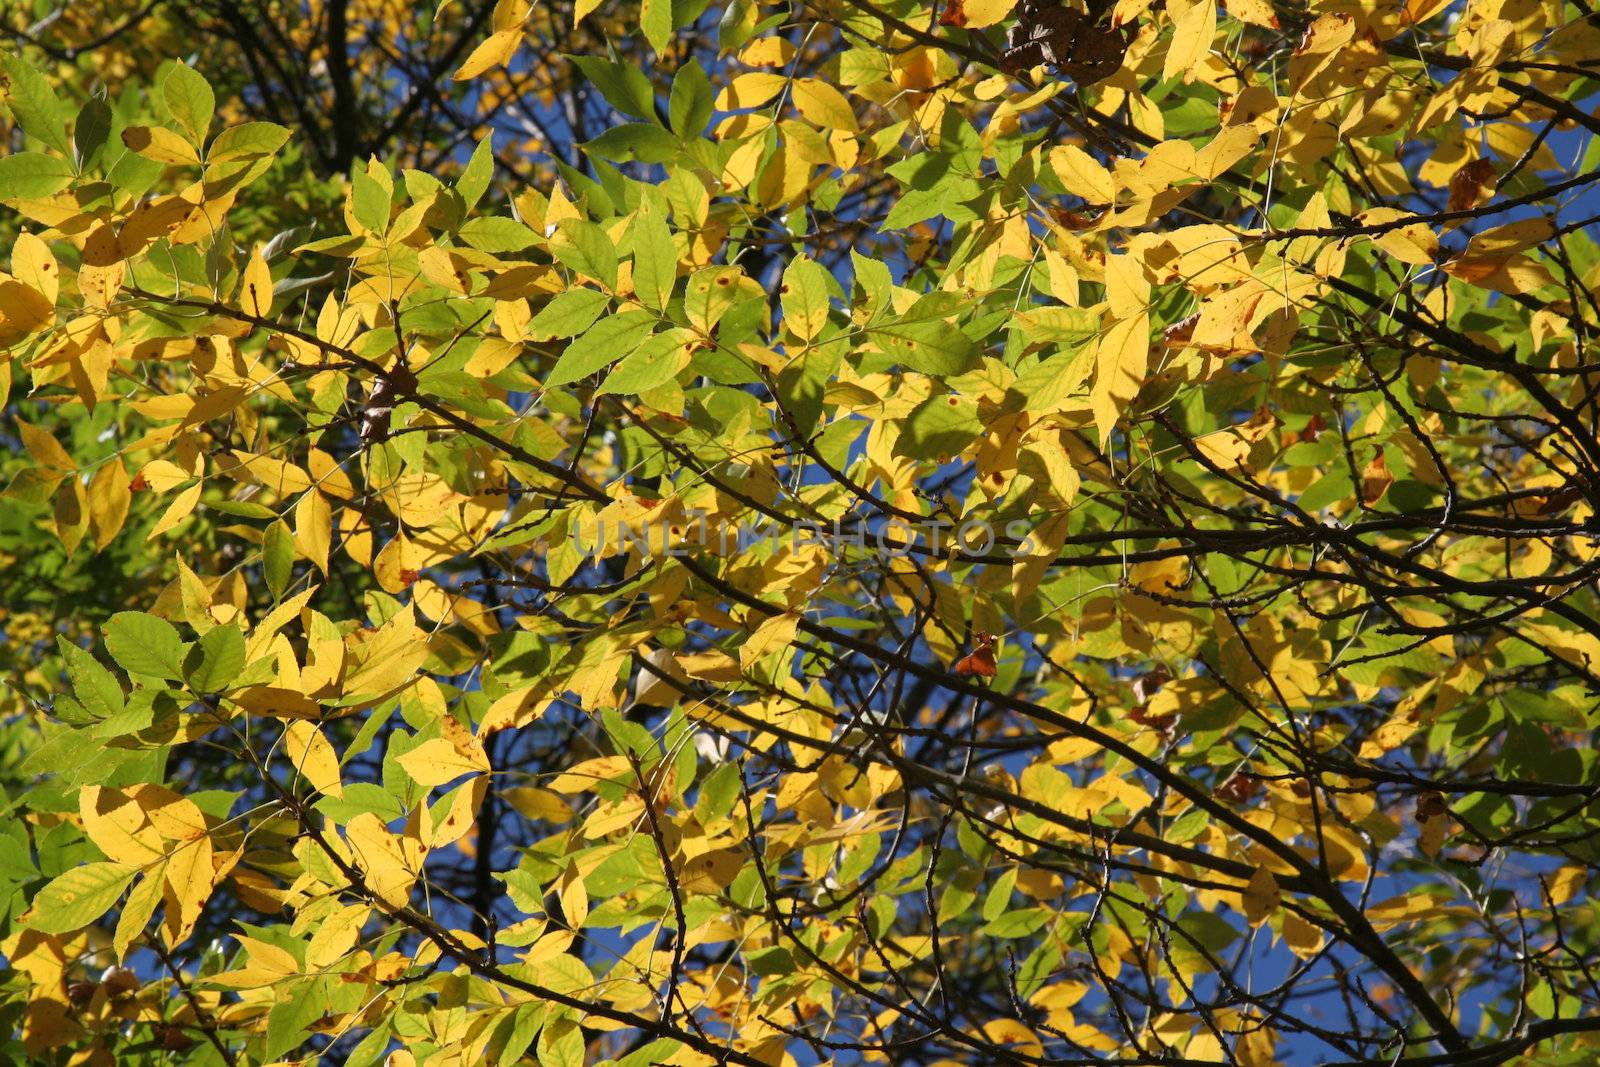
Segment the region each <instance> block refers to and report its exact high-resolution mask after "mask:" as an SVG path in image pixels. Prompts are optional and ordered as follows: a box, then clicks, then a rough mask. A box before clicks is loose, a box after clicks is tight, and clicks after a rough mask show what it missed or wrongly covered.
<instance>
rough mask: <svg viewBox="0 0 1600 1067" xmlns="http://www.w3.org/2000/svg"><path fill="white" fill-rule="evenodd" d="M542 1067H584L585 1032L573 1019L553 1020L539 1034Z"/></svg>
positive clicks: (538, 1049) (539, 1054) (539, 1052)
mask: <svg viewBox="0 0 1600 1067" xmlns="http://www.w3.org/2000/svg"><path fill="white" fill-rule="evenodd" d="M536 1051H537V1053H538V1060H539V1063H540V1065H541V1067H583V1059H584V1057H583V1030H582V1029H580V1028H579V1026H578V1024H577V1023H576V1022H574V1021H573V1020H572V1019H567V1018H559V1019H552V1020H550V1021H549V1022H548V1023H546V1024H545V1027H544V1029H543V1030H542V1031H540V1033H539V1044H538V1048H537V1050H536Z"/></svg>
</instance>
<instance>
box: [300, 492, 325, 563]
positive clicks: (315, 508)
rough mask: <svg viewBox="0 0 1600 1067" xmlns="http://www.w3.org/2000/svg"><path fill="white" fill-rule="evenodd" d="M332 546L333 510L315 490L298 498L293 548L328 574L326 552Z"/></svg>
mask: <svg viewBox="0 0 1600 1067" xmlns="http://www.w3.org/2000/svg"><path fill="white" fill-rule="evenodd" d="M332 545H333V509H332V508H331V507H329V506H328V501H327V499H326V498H325V497H323V495H322V494H321V493H319V492H317V491H316V490H315V489H313V490H311V491H309V492H307V493H305V494H304V495H303V496H301V497H300V502H299V503H298V504H296V505H295V506H294V547H295V550H296V551H297V552H299V553H300V554H301V555H302V556H304V557H305V558H306V559H309V560H310V561H311V562H313V563H315V564H316V565H317V567H318V568H319V569H321V571H322V573H323V574H327V573H328V551H329V549H330V548H331V547H332Z"/></svg>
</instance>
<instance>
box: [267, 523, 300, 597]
mask: <svg viewBox="0 0 1600 1067" xmlns="http://www.w3.org/2000/svg"><path fill="white" fill-rule="evenodd" d="M261 567H262V571H263V572H264V575H265V577H266V579H267V588H268V589H270V590H272V595H273V596H275V597H280V596H282V595H283V591H284V590H285V589H287V588H289V579H290V578H292V577H293V576H294V534H292V533H290V532H289V524H288V523H286V522H283V521H282V520H281V519H280V520H279V521H277V522H275V523H273V524H272V525H271V526H268V527H267V534H266V537H265V538H264V539H263V540H262V543H261Z"/></svg>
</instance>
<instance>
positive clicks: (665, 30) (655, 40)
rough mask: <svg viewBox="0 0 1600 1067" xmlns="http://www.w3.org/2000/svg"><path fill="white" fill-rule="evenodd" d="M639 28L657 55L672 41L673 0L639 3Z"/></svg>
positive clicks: (651, 0) (652, 0) (664, 50)
mask: <svg viewBox="0 0 1600 1067" xmlns="http://www.w3.org/2000/svg"><path fill="white" fill-rule="evenodd" d="M639 29H640V30H642V31H643V32H644V39H645V40H647V41H649V42H650V47H651V48H653V49H655V51H656V55H658V56H659V55H661V54H663V53H664V52H666V50H667V45H669V44H671V43H672V0H644V2H643V3H642V4H640V5H639Z"/></svg>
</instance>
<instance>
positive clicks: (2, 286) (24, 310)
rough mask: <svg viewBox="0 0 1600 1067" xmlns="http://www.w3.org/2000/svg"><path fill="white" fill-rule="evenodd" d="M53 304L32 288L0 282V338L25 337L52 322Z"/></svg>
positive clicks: (16, 283)
mask: <svg viewBox="0 0 1600 1067" xmlns="http://www.w3.org/2000/svg"><path fill="white" fill-rule="evenodd" d="M55 314H56V309H55V304H54V302H53V301H51V300H50V299H49V298H47V297H46V296H45V295H44V294H43V293H41V292H40V291H39V290H37V289H35V288H34V287H33V286H31V285H24V284H23V283H22V282H17V281H4V282H0V339H3V340H7V341H9V340H11V339H14V338H19V337H26V336H27V335H28V334H30V333H33V332H34V331H35V330H38V329H39V328H40V327H42V326H46V325H48V324H49V323H51V322H52V321H54V319H55Z"/></svg>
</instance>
